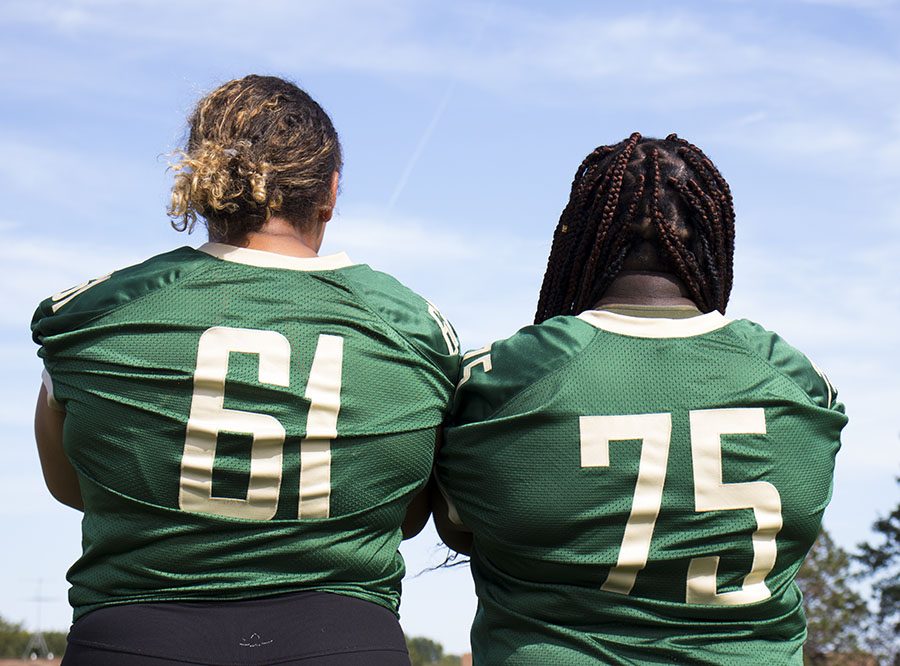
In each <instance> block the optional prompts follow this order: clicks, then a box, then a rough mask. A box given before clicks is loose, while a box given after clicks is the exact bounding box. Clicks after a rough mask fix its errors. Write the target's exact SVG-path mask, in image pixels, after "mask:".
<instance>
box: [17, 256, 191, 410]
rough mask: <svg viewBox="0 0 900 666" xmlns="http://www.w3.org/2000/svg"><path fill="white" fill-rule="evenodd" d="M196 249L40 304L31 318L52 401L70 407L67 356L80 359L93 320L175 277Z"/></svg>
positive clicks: (78, 287)
mask: <svg viewBox="0 0 900 666" xmlns="http://www.w3.org/2000/svg"><path fill="white" fill-rule="evenodd" d="M193 254H196V253H194V252H193V251H192V250H191V249H190V248H179V249H177V250H173V251H172V252H169V253H166V254H163V255H159V256H158V257H154V258H153V259H152V260H148V261H146V262H143V263H141V264H137V265H135V266H130V267H128V268H123V269H122V270H120V271H115V272H113V273H110V274H108V275H103V276H100V277H97V278H93V279H91V280H87V281H86V282H83V283H81V284H79V285H76V286H74V287H71V288H69V289H65V290H63V291H60V292H58V293H56V294H54V295H52V296H50V297H48V298H46V299H44V300H43V301H41V303H40V304H39V305H38V307H37V309H36V310H35V312H34V316H33V317H32V319H31V336H32V339H33V340H34V342H35V343H36V344H37V345H39V346H40V349H39V350H38V356H40V357H41V359H42V360H43V361H44V373H43V378H42V380H43V384H44V386H45V387H46V389H47V398H48V401H49V403H50V406H51V407H53V408H55V409H64V408H65V399H66V393H67V391H66V386H67V384H68V381H69V378H68V377H67V376H66V373H65V372H64V368H65V367H66V365H67V364H63V363H61V361H63V360H66V359H72V358H76V357H77V355H78V349H79V348H81V347H84V346H86V345H89V344H90V339H91V327H92V324H93V322H95V321H97V320H99V319H101V318H103V317H104V316H106V315H107V314H109V313H111V312H114V311H115V310H117V309H118V308H120V307H122V306H124V305H126V304H128V303H132V302H134V301H136V300H138V299H140V298H141V297H143V296H145V295H146V294H149V293H150V292H153V291H156V290H158V289H160V288H163V287H165V286H167V285H169V284H172V283H173V282H175V281H176V280H177V279H178V278H179V277H180V276H181V275H183V274H184V273H185V272H186V271H188V270H192V269H193V268H194V266H195V265H196V264H195V262H189V261H187V258H188V257H191V256H192V255H193Z"/></svg>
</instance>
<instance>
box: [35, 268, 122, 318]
mask: <svg viewBox="0 0 900 666" xmlns="http://www.w3.org/2000/svg"><path fill="white" fill-rule="evenodd" d="M111 277H112V273H110V274H109V275H104V276H103V277H98V278H94V279H93V280H88V281H87V282H82V283H81V284H79V285H75V286H74V287H72V288H71V289H66V290H65V291H61V292H59V293H58V294H53V296H51V297H50V300H51V301H53V306H52V307H51V308H50V309H51V310H52V311H53V312H54V313H55V312H57V311H58V310H59V309H60V308H61V307H62V306H64V305H65V304H66V303H68V302H69V301H71V300H72V299H73V298H75V297H76V296H80V295H81V294H83V293H84V292H86V291H87V290H88V289H90V288H91V287H96V286H97V285H98V284H100V283H101V282H105V281H106V280H108V279H109V278H111Z"/></svg>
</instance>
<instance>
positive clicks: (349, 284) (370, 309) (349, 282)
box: [337, 264, 453, 381]
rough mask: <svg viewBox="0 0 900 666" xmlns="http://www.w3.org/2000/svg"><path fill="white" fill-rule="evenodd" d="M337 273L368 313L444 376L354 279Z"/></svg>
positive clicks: (411, 291)
mask: <svg viewBox="0 0 900 666" xmlns="http://www.w3.org/2000/svg"><path fill="white" fill-rule="evenodd" d="M358 265H360V264H357V266H358ZM369 270H374V269H372V268H371V267H370V268H369ZM337 275H338V276H339V277H340V280H341V282H343V284H344V286H345V287H347V289H349V290H350V291H351V292H352V293H353V295H354V296H355V297H356V300H357V301H359V302H360V303H361V304H362V306H363V307H364V308H365V309H366V312H368V313H369V314H371V315H372V316H374V317H376V318H377V319H378V321H380V322H381V323H382V324H384V325H385V326H387V327H388V328H389V329H390V330H391V331H393V332H394V333H396V334H397V335H398V336H399V337H400V339H401V340H403V344H405V345H406V346H407V347H408V348H409V349H411V350H412V351H413V352H414V353H415V355H416V356H418V357H419V358H420V359H422V360H423V361H425V362H426V363H428V365H430V366H431V367H433V368H434V369H435V370H437V371H438V372H439V373H440V374H441V375H442V376H443V375H444V371H443V370H442V369H441V367H440V366H439V365H437V364H436V363H435V362H434V361H432V360H431V359H430V358H428V357H427V356H426V355H425V354H424V353H422V352H421V351H420V350H419V348H418V347H417V346H416V345H414V344H413V343H412V342H411V341H410V340H409V338H407V337H406V335H404V334H403V333H402V332H401V331H398V330H397V328H396V327H395V326H393V325H391V323H390V322H389V321H388V320H387V319H385V318H384V317H383V316H382V315H381V313H379V312H378V311H377V310H376V309H375V308H373V307H372V306H371V305H370V304H369V302H368V300H366V299H365V298H363V296H362V294H360V293H359V292H358V291H357V290H356V286H355V285H354V284H353V281H352V280H349V279H347V278H346V277H345V276H343V275H340V274H339V273H338V274H337ZM391 277H393V276H391ZM395 279H396V278H395ZM398 284H401V285H402V283H399V281H398ZM402 286H403V287H404V288H405V289H408V290H409V292H410V293H411V294H413V295H415V296H416V297H417V298H419V299H421V300H422V302H423V303H427V301H426V300H425V299H424V298H422V296H419V294H417V293H416V292H414V291H413V290H412V289H409V288H408V287H406V285H402ZM451 381H453V380H452V379H451Z"/></svg>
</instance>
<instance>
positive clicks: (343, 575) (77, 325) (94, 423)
mask: <svg viewBox="0 0 900 666" xmlns="http://www.w3.org/2000/svg"><path fill="white" fill-rule="evenodd" d="M32 329H33V333H34V339H35V341H36V342H38V343H39V344H40V345H41V348H40V351H39V355H40V356H41V357H42V358H43V360H44V364H45V381H46V383H47V385H48V388H49V389H50V391H51V394H52V399H53V401H55V403H58V405H59V406H60V407H61V408H62V409H64V410H65V412H66V417H65V425H64V429H65V430H64V446H65V450H66V454H67V455H68V457H69V458H70V460H71V461H72V464H73V466H74V467H75V469H76V471H77V473H78V478H79V481H80V484H81V492H82V495H83V499H84V506H85V515H84V520H83V523H82V531H83V548H84V551H83V554H82V557H81V558H80V559H79V560H78V561H77V562H76V563H75V565H74V566H73V567H72V568H71V569H70V571H69V574H68V578H69V581H70V583H71V584H72V588H71V591H70V601H71V603H72V605H73V607H74V608H75V617H76V618H77V617H79V616H81V615H83V614H84V613H87V612H89V611H91V610H93V609H96V608H99V607H101V606H105V605H109V604H120V603H136V602H155V601H166V600H181V601H186V600H204V599H216V600H222V599H242V598H249V597H258V596H263V595H271V594H281V593H286V592H293V591H301V590H319V591H326V592H335V593H340V594H346V595H350V596H354V597H358V598H362V599H365V600H368V601H372V602H375V603H378V604H381V605H383V606H385V607H387V608H389V609H391V610H393V611H394V612H396V611H397V608H398V604H399V596H400V580H401V578H402V576H403V572H404V567H403V561H402V558H401V556H400V554H399V553H398V551H397V546H398V544H399V543H400V540H401V534H400V525H401V522H402V520H403V517H404V514H405V510H406V508H407V504H408V502H409V500H410V499H411V497H412V496H413V495H414V494H415V493H416V492H417V491H419V490H420V489H422V487H423V486H424V485H425V483H426V481H427V479H428V477H429V473H430V470H431V467H432V461H433V457H434V446H435V441H436V433H437V429H438V427H439V426H440V425H441V423H442V421H443V420H444V417H445V415H446V414H447V412H448V411H449V407H450V401H451V399H452V393H453V385H454V382H455V380H456V376H457V373H458V366H459V356H458V343H457V341H456V337H455V333H454V332H453V329H452V327H451V326H450V325H449V323H447V321H446V320H445V319H444V318H443V317H442V316H441V314H440V313H439V312H438V310H437V309H436V308H435V307H434V306H433V305H432V304H430V303H429V302H427V301H425V300H424V299H422V298H421V297H419V296H417V295H416V294H414V293H413V292H411V291H410V290H408V289H407V288H405V287H403V286H402V285H401V284H400V283H398V282H397V281H396V280H394V279H393V278H391V277H390V276H388V275H385V274H383V273H379V272H376V271H374V270H372V269H370V268H369V267H368V266H365V265H357V264H352V263H351V262H350V261H349V259H348V258H347V257H346V255H332V256H328V257H318V258H308V259H303V258H295V257H287V256H283V255H278V254H273V253H269V252H261V251H257V250H250V249H243V248H235V247H232V246H228V245H221V244H215V243H210V244H207V245H205V246H203V247H202V248H200V250H195V249H192V248H187V247H185V248H180V249H178V250H175V251H173V252H169V253H167V254H162V255H159V256H157V257H154V258H152V259H149V260H148V261H146V262H144V263H142V264H139V265H137V266H132V267H130V268H126V269H124V270H121V271H117V272H115V273H112V274H111V275H109V276H106V277H103V278H100V279H97V280H93V281H91V282H88V283H86V284H84V285H80V286H79V287H75V288H73V289H70V290H68V291H65V292H62V293H60V294H57V295H55V296H53V297H52V298H49V299H47V300H46V301H44V302H43V303H41V305H40V306H39V308H38V310H37V312H36V314H35V317H34V320H33V322H32Z"/></svg>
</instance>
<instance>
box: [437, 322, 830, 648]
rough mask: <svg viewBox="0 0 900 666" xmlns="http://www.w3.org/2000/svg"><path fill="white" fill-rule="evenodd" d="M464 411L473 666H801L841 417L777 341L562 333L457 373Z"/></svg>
mask: <svg viewBox="0 0 900 666" xmlns="http://www.w3.org/2000/svg"><path fill="white" fill-rule="evenodd" d="M455 413H456V421H457V427H455V428H453V429H451V430H450V431H449V432H448V434H447V438H446V444H445V446H444V448H443V449H442V453H441V457H440V464H439V473H440V478H441V480H442V483H443V485H444V486H445V487H446V490H447V491H448V494H449V495H450V497H451V499H452V500H453V503H454V505H455V507H456V510H457V511H458V513H459V516H460V518H461V520H462V522H463V523H464V524H465V525H466V526H467V527H468V528H470V529H472V531H473V532H474V535H475V542H474V550H473V556H472V567H473V575H474V577H475V582H476V590H477V592H478V596H479V609H478V614H477V617H476V620H475V625H474V627H473V632H472V636H473V650H474V652H475V655H476V660H477V661H479V662H480V663H484V664H535V665H537V664H541V665H546V664H567V665H569V664H580V663H583V664H593V663H598V662H600V663H611V664H615V663H621V664H637V663H640V664H646V663H709V664H727V663H758V662H759V661H761V660H767V661H772V662H773V663H786V662H789V661H796V663H800V650H801V647H802V641H803V638H804V636H805V621H804V618H803V613H802V607H801V597H800V593H799V591H798V590H797V588H796V586H795V585H794V583H793V579H794V576H795V574H796V572H797V569H798V568H799V566H800V564H801V563H802V560H803V557H804V556H805V554H806V552H807V550H808V549H809V547H810V546H811V544H812V542H813V540H814V539H815V538H816V536H817V534H818V530H819V527H820V522H821V517H822V512H823V510H824V508H825V505H826V504H827V503H828V500H829V498H830V493H831V478H832V472H833V464H834V456H835V453H836V451H837V449H838V447H839V433H840V430H841V428H842V427H843V425H844V423H845V422H846V418H845V417H844V415H843V408H842V406H841V405H840V404H838V403H835V401H834V395H833V389H832V388H831V387H830V385H829V384H828V382H827V380H826V379H824V377H822V376H821V375H820V374H819V373H818V372H817V371H816V370H815V368H814V367H813V366H812V365H811V364H810V363H809V361H808V360H807V359H806V358H805V357H804V356H803V355H802V354H800V353H799V352H797V351H796V350H794V349H793V348H791V347H790V346H788V345H787V344H785V343H784V342H783V341H781V340H780V339H779V338H778V337H777V336H776V335H774V334H772V333H770V332H768V331H765V330H764V329H762V328H760V327H759V326H757V325H755V324H752V323H750V322H747V321H734V322H729V321H728V320H726V319H725V318H724V317H722V316H721V315H718V313H712V314H708V315H703V316H698V317H693V318H687V319H653V318H640V317H628V316H621V315H617V314H613V313H609V312H587V313H584V314H583V315H581V316H580V317H577V318H576V317H557V318H554V319H551V320H549V321H547V322H544V323H543V324H541V325H538V326H533V327H529V328H526V329H523V330H522V331H520V332H519V333H518V334H516V335H515V336H513V337H512V338H509V339H508V340H505V341H501V342H499V343H495V344H494V345H493V347H492V348H491V349H490V351H489V352H482V353H480V354H478V353H475V354H472V355H468V356H467V357H464V361H463V383H462V385H461V387H460V388H459V390H458V393H457V403H456V408H455Z"/></svg>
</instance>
